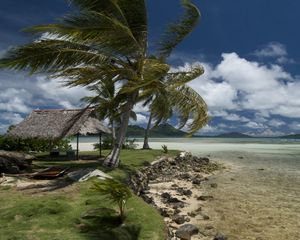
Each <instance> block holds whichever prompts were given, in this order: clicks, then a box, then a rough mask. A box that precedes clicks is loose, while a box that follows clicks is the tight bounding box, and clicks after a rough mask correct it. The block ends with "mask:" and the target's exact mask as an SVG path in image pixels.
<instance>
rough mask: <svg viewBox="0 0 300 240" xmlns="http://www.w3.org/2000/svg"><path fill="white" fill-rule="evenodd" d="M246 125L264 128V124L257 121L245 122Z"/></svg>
mask: <svg viewBox="0 0 300 240" xmlns="http://www.w3.org/2000/svg"><path fill="white" fill-rule="evenodd" d="M245 126H246V127H248V128H253V129H263V128H266V126H265V125H264V124H262V123H257V122H248V123H246V124H245Z"/></svg>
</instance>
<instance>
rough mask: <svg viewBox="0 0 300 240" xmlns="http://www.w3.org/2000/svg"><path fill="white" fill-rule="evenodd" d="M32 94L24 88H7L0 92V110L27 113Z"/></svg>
mask: <svg viewBox="0 0 300 240" xmlns="http://www.w3.org/2000/svg"><path fill="white" fill-rule="evenodd" d="M31 98H32V95H31V94H30V93H29V92H28V91H26V90H25V89H15V88H8V89H5V90H4V91H2V92H0V110H2V111H6V112H18V113H28V112H30V110H31V108H30V107H29V106H28V105H29V103H30V100H31Z"/></svg>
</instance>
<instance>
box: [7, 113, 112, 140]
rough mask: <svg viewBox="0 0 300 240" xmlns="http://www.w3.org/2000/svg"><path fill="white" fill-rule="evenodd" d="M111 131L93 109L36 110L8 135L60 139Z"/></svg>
mask: <svg viewBox="0 0 300 240" xmlns="http://www.w3.org/2000/svg"><path fill="white" fill-rule="evenodd" d="M100 132H103V133H110V130H109V129H108V128H107V127H106V126H104V125H103V124H102V123H101V122H100V121H99V120H98V119H97V118H96V117H95V114H94V112H93V109H91V108H89V109H85V110H83V109H72V110H70V109H67V110H57V109H53V110H35V111H32V113H31V114H30V115H29V116H28V117H27V118H25V119H24V120H23V121H22V122H21V123H19V124H18V125H16V126H15V127H14V128H13V129H12V130H10V131H9V132H8V133H7V135H8V136H12V137H16V138H24V139H25V138H44V139H60V138H64V137H70V136H74V135H76V134H78V133H79V134H80V135H89V134H98V133H100Z"/></svg>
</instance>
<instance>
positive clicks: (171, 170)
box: [130, 152, 219, 197]
mask: <svg viewBox="0 0 300 240" xmlns="http://www.w3.org/2000/svg"><path fill="white" fill-rule="evenodd" d="M218 167H219V166H218V165H217V164H215V163H210V161H209V159H208V158H206V157H205V158H201V157H196V156H192V155H191V153H188V152H183V153H180V154H179V155H178V156H177V157H175V158H171V157H161V158H160V159H158V160H156V161H154V162H152V163H151V165H150V166H147V167H144V168H142V169H140V170H139V171H137V172H135V173H134V174H133V175H132V177H131V179H130V184H131V187H132V189H133V191H134V192H135V194H137V195H138V196H141V197H143V195H144V194H145V192H147V190H149V187H148V184H149V181H169V180H171V179H173V178H178V179H185V180H191V181H192V182H193V183H194V184H197V185H199V184H201V182H202V181H205V180H207V179H205V178H203V176H201V175H200V174H198V173H199V171H203V172H206V173H209V172H212V171H215V170H217V169H218ZM195 170H197V171H195ZM179 191H181V190H179ZM186 193H187V195H188V194H190V193H189V192H186Z"/></svg>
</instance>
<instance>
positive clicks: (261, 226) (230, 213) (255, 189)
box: [80, 139, 300, 240]
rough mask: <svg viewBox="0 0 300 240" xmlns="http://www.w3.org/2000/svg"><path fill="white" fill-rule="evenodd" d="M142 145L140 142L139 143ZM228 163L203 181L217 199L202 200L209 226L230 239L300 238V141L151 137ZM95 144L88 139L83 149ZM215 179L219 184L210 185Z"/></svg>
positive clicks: (158, 143)
mask: <svg viewBox="0 0 300 240" xmlns="http://www.w3.org/2000/svg"><path fill="white" fill-rule="evenodd" d="M138 144H139V146H140V144H141V142H140V141H138ZM163 144H165V145H167V146H168V148H169V149H180V150H187V151H190V152H192V153H193V154H194V155H198V156H202V157H205V156H208V157H209V158H210V160H211V161H215V162H218V163H221V164H223V165H224V166H225V167H226V169H224V170H222V171H220V172H219V173H218V174H215V175H212V176H211V177H210V178H209V181H206V182H203V184H202V189H203V190H202V191H204V192H203V194H205V195H211V196H213V200H211V201H204V202H201V204H202V206H203V209H205V214H206V215H207V216H208V217H209V219H206V220H201V221H200V220H199V222H198V224H199V227H200V229H201V228H203V227H204V226H207V225H212V226H214V228H215V229H217V230H218V231H220V232H221V233H222V234H224V235H226V236H227V237H228V238H229V239H233V240H237V239H249V240H250V239H251V240H252V239H253V240H260V239H261V240H262V239H263V240H265V239H270V240H274V239H276V240H277V239H278V240H281V239H287V240H298V239H300V233H299V229H300V210H299V206H300V189H299V186H300V144H299V142H297V141H293V140H291V141H287V140H280V139H267V140H265V141H262V140H261V139H258V140H255V139H251V140H245V139H241V140H240V141H239V140H238V139H229V140H228V139H225V140H222V139H207V140H205V139H200V140H199V139H150V146H151V147H152V148H156V149H160V148H161V145H163ZM89 146H91V144H90V143H88V142H83V143H81V144H80V147H81V149H82V148H84V147H85V148H86V149H87V148H88V147H89ZM211 183H216V184H217V188H211Z"/></svg>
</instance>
